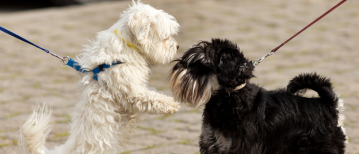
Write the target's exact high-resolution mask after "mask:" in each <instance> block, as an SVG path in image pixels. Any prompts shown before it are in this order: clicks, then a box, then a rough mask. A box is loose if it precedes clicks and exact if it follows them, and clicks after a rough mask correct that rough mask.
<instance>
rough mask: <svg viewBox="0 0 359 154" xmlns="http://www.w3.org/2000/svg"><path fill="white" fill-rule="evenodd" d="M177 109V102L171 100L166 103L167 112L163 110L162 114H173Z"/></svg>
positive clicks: (178, 107)
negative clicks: (169, 102)
mask: <svg viewBox="0 0 359 154" xmlns="http://www.w3.org/2000/svg"><path fill="white" fill-rule="evenodd" d="M179 109H180V105H179V103H177V102H173V103H171V104H169V105H168V108H167V112H165V113H164V114H173V113H175V112H177V111H178V110H179Z"/></svg>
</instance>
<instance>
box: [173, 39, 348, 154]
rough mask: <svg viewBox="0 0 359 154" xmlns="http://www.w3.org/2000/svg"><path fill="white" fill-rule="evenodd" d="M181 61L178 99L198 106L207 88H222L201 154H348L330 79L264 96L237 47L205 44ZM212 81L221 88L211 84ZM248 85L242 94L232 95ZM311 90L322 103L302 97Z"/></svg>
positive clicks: (310, 77)
mask: <svg viewBox="0 0 359 154" xmlns="http://www.w3.org/2000/svg"><path fill="white" fill-rule="evenodd" d="M177 61H178V62H177V64H176V65H175V66H174V68H173V70H172V73H171V74H170V78H172V80H175V81H177V80H179V81H181V84H180V85H179V86H177V87H176V86H174V87H173V88H180V91H181V92H180V93H178V95H175V97H177V99H180V100H182V101H186V102H187V103H189V104H191V105H192V106H196V103H197V101H198V100H200V99H201V97H200V96H197V95H198V94H201V93H202V92H203V91H205V89H206V87H207V88H208V85H215V84H218V85H219V86H218V88H214V87H215V86H213V87H211V88H212V89H211V90H212V93H211V96H209V97H210V99H209V101H208V102H207V103H206V104H205V108H204V112H203V124H202V134H201V136H200V142H199V145H200V152H201V153H202V154H227V153H228V154H343V153H344V151H345V143H344V142H345V141H346V137H345V135H344V133H343V131H342V129H341V127H340V126H338V115H339V111H338V110H337V106H338V98H337V97H336V95H335V93H334V92H333V89H332V85H331V82H330V80H329V79H328V78H325V77H322V76H319V75H317V74H316V73H309V74H301V75H299V76H297V77H294V78H293V79H292V80H291V81H290V82H289V84H288V86H287V87H286V88H282V89H277V90H273V91H268V90H265V89H264V88H262V87H260V86H258V85H256V84H252V83H250V82H249V80H250V79H251V78H252V77H254V75H253V74H252V72H253V70H254V66H253V65H252V63H251V62H250V61H249V60H248V59H246V58H245V57H244V55H243V53H242V52H240V50H239V48H237V46H236V44H234V43H231V42H230V41H228V40H221V39H212V41H211V42H206V41H203V42H200V43H199V44H197V45H195V46H193V47H192V48H190V49H189V50H188V51H187V52H186V53H185V54H184V55H183V57H182V58H180V59H178V60H177ZM185 71H186V72H185ZM181 72H185V74H184V75H183V76H180V73H181ZM211 76H215V77H216V79H217V80H218V82H217V83H211V80H210V77H211ZM173 83H174V82H172V84H173ZM243 83H246V85H245V86H244V87H243V88H242V89H239V90H233V89H235V88H236V87H237V86H239V85H241V84H243ZM194 85H196V86H194ZM306 89H312V90H314V91H316V92H317V93H318V94H319V97H317V98H306V97H302V96H301V95H300V94H301V93H304V92H305V90H306ZM172 90H174V89H172ZM188 91H190V92H188ZM193 95H195V96H193Z"/></svg>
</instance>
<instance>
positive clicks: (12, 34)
mask: <svg viewBox="0 0 359 154" xmlns="http://www.w3.org/2000/svg"><path fill="white" fill-rule="evenodd" d="M0 30H1V31H3V32H5V33H7V34H9V35H11V36H13V37H15V38H17V39H19V40H21V41H24V42H26V43H29V44H31V45H33V46H35V47H37V48H39V49H41V50H43V51H45V52H46V53H49V50H46V49H44V48H41V47H40V46H38V45H36V44H34V43H32V42H30V41H28V40H26V39H24V38H22V37H21V36H19V35H17V34H15V33H13V32H11V31H9V30H7V29H5V28H4V27H1V26H0Z"/></svg>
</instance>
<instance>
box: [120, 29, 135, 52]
mask: <svg viewBox="0 0 359 154" xmlns="http://www.w3.org/2000/svg"><path fill="white" fill-rule="evenodd" d="M114 33H115V34H116V35H118V33H117V30H115V31H114ZM121 39H122V41H124V42H126V44H127V45H128V46H129V47H131V48H136V47H135V46H134V45H133V44H131V43H128V42H127V41H126V40H125V39H123V38H122V37H121ZM136 49H137V48H136Z"/></svg>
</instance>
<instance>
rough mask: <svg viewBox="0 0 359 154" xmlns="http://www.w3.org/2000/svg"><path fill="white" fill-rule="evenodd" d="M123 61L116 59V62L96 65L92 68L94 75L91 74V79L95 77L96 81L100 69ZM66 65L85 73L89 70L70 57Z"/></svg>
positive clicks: (102, 69)
mask: <svg viewBox="0 0 359 154" xmlns="http://www.w3.org/2000/svg"><path fill="white" fill-rule="evenodd" d="M122 63H123V62H121V61H117V62H114V63H112V64H110V65H109V64H101V65H99V66H98V67H96V68H94V69H93V70H92V72H93V74H94V76H93V79H95V80H96V81H98V76H97V74H98V73H100V72H101V71H104V70H105V69H107V68H110V67H111V66H113V65H117V64H122ZM66 65H67V66H70V67H72V68H74V69H75V70H76V71H79V72H81V73H85V74H86V73H87V72H89V71H86V70H84V69H82V68H81V66H80V65H79V63H77V62H76V61H74V60H72V59H71V58H69V61H68V62H67V63H66Z"/></svg>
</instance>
